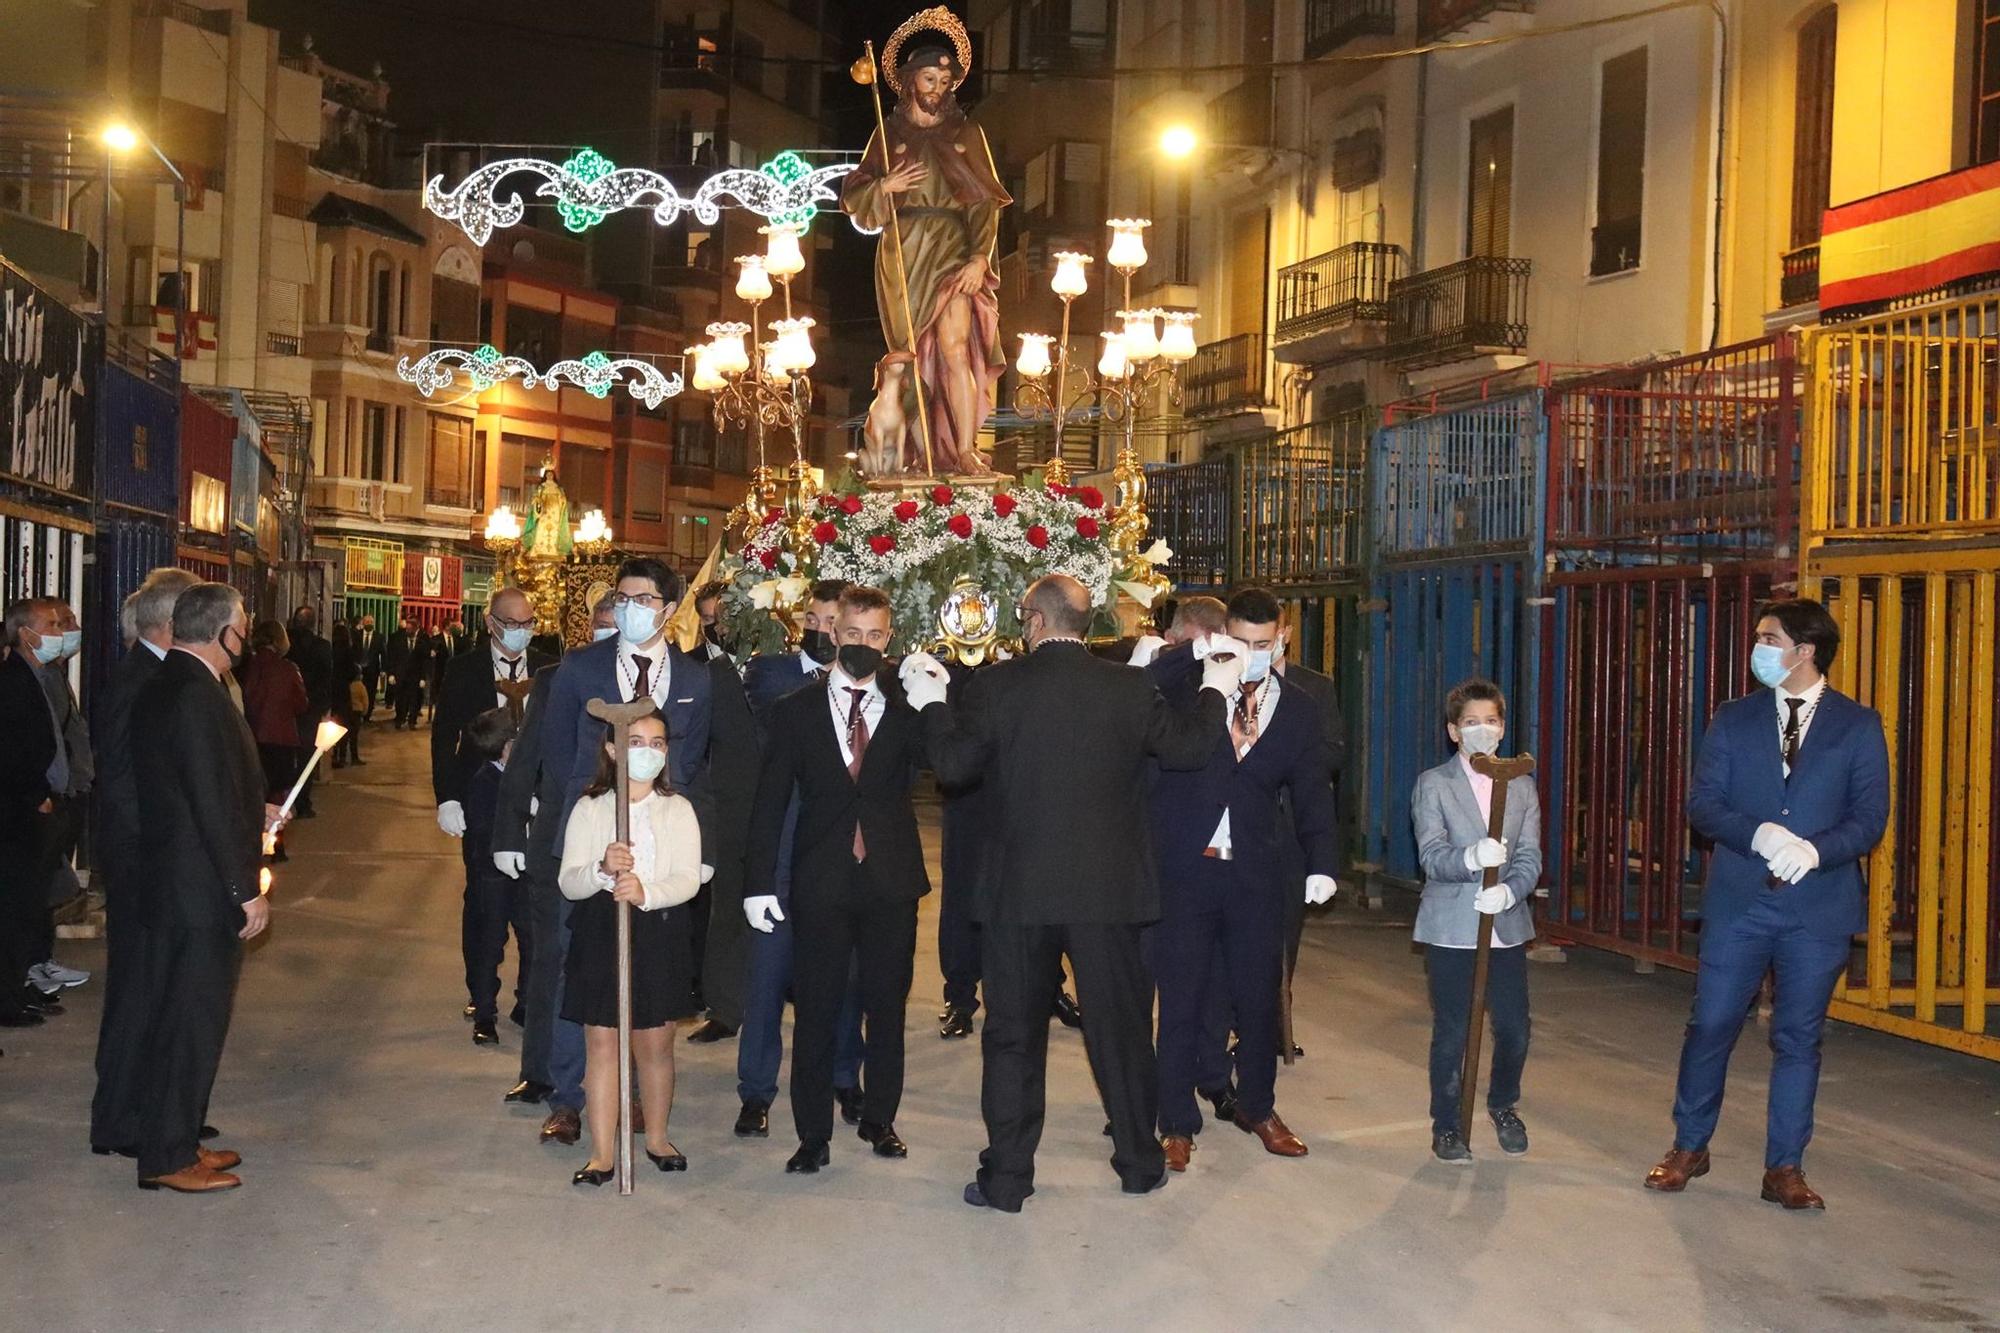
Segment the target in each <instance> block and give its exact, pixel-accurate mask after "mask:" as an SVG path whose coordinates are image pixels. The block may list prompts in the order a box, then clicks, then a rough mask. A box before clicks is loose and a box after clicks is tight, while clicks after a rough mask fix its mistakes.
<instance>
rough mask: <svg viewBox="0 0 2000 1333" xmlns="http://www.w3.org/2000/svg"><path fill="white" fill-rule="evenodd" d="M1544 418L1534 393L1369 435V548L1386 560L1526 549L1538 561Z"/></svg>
mask: <svg viewBox="0 0 2000 1333" xmlns="http://www.w3.org/2000/svg"><path fill="white" fill-rule="evenodd" d="M1547 447H1548V417H1547V414H1546V413H1545V411H1544V410H1543V394H1542V390H1540V389H1530V390H1528V391H1526V392H1523V393H1516V394H1510V395H1508V396H1506V397H1504V398H1494V399H1489V400H1486V401H1484V402H1477V403H1470V404H1467V405H1466V406H1464V407H1458V408H1453V409H1452V410H1450V411H1446V412H1439V413H1436V414H1435V415H1432V416H1427V417H1419V418H1417V419H1415V420H1412V421H1403V422H1399V423H1397V424H1395V425H1393V426H1384V427H1383V428H1382V429H1381V430H1379V431H1377V432H1376V433H1375V470H1374V471H1375V482H1374V486H1375V522H1376V534H1375V546H1376V551H1377V553H1378V554H1379V555H1380V556H1382V557H1383V558H1385V559H1390V560H1394V559H1422V558H1438V557H1452V556H1466V555H1470V554H1473V553H1475V552H1492V553H1499V552H1503V551H1504V552H1514V551H1523V550H1525V551H1526V552H1528V554H1529V555H1530V556H1531V557H1532V558H1533V561H1534V563H1535V564H1537V565H1539V564H1540V563H1541V553H1542V547H1543V537H1544V534H1545V532H1546V527H1547V525H1546V518H1545V515H1546V510H1547V489H1546V487H1547V481H1546V478H1545V476H1544V469H1543V466H1542V463H1543V455H1544V454H1545V453H1546V452H1547Z"/></svg>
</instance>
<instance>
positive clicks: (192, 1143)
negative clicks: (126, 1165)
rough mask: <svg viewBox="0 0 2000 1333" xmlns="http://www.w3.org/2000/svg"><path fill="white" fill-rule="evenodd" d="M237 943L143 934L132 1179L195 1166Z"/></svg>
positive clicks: (195, 935) (220, 937)
mask: <svg viewBox="0 0 2000 1333" xmlns="http://www.w3.org/2000/svg"><path fill="white" fill-rule="evenodd" d="M242 956H243V951H242V942H241V941H240V940H238V939H237V938H236V936H235V934H234V933H233V932H231V931H228V930H223V929H216V928H209V929H202V930H195V929H190V928H188V927H186V926H181V925H175V924H165V925H161V926H158V927H156V928H154V929H152V930H150V931H148V932H147V936H146V965H145V974H146V979H147V986H146V991H147V995H146V999H147V1020H148V1021H147V1024H146V1038H145V1042H144V1045H143V1049H142V1053H141V1057H140V1069H139V1106H140V1122H139V1143H138V1147H139V1179H141V1180H147V1179H150V1178H151V1177H154V1176H164V1175H170V1174H172V1173H173V1172H175V1171H179V1170H180V1169H181V1168H183V1167H187V1166H192V1165H193V1164H194V1162H195V1149H196V1147H197V1146H198V1145H199V1141H200V1135H201V1122H202V1117H203V1116H204V1115H206V1114H207V1111H208V1094H209V1092H210V1090H211V1089H213V1088H214V1086H215V1071H216V1069H217V1068H218V1067H219V1066H220V1065H221V1063H222V1044H223V1040H224V1038H226V1037H227V1036H228V1035H229V1009H230V1005H231V1003H232V1001H233V1000H234V998H235V994H236V973H237V968H238V964H239V963H240V961H241V959H242Z"/></svg>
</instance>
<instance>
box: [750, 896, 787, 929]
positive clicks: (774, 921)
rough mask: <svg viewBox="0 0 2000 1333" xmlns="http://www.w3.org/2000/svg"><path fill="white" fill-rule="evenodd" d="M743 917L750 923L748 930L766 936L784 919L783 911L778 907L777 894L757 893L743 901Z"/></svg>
mask: <svg viewBox="0 0 2000 1333" xmlns="http://www.w3.org/2000/svg"><path fill="white" fill-rule="evenodd" d="M743 916H744V918H745V919H746V920H748V921H749V922H750V929H752V930H761V931H763V932H764V933H765V934H766V935H768V934H770V933H771V932H772V931H773V930H776V929H777V928H778V923H779V922H780V921H783V920H784V919H785V909H784V908H782V907H780V906H778V895H777V894H775V893H759V894H755V895H753V896H751V897H748V898H745V899H744V900H743Z"/></svg>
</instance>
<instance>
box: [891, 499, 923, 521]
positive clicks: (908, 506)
mask: <svg viewBox="0 0 2000 1333" xmlns="http://www.w3.org/2000/svg"><path fill="white" fill-rule="evenodd" d="M889 512H891V513H893V514H894V515H895V516H896V519H897V521H898V522H902V523H908V522H909V521H910V520H911V519H913V518H915V517H916V516H917V502H916V501H915V500H905V501H903V503H901V504H899V505H897V506H896V507H895V508H894V509H892V510H890V511H889Z"/></svg>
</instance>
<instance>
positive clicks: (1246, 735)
mask: <svg viewBox="0 0 2000 1333" xmlns="http://www.w3.org/2000/svg"><path fill="white" fill-rule="evenodd" d="M1254 697H1255V696H1253V695H1252V694H1251V693H1250V692H1249V691H1248V690H1245V691H1244V692H1242V693H1241V694H1238V695H1237V696H1236V712H1235V715H1234V716H1232V717H1231V718H1230V720H1229V738H1230V740H1232V741H1233V742H1235V744H1236V753H1237V754H1238V755H1239V756H1240V755H1242V753H1243V752H1244V751H1245V750H1247V749H1249V748H1250V747H1251V746H1252V745H1254V744H1255V743H1256V741H1257V712H1256V708H1255V706H1254V703H1253V700H1254Z"/></svg>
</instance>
